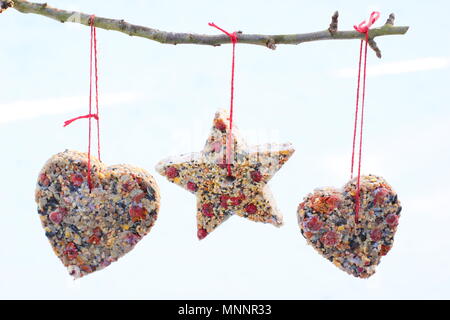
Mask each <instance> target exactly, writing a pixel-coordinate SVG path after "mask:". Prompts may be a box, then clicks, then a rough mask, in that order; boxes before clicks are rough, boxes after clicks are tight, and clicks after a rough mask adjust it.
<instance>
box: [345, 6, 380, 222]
mask: <svg viewBox="0 0 450 320" xmlns="http://www.w3.org/2000/svg"><path fill="white" fill-rule="evenodd" d="M379 17H380V13H379V12H376V11H374V12H372V14H371V15H370V18H369V21H368V22H366V21H363V22H361V23H360V24H359V25H357V26H356V25H355V26H354V28H355V30H356V31H358V32H360V33H364V34H365V38H364V39H361V43H360V46H359V62H358V85H357V88H356V107H355V121H354V129H353V147H352V162H351V173H350V179H353V172H354V162H355V149H356V137H357V131H358V113H359V101H360V91H361V66H362V67H363V68H362V69H363V79H362V97H361V115H360V125H359V127H360V128H359V154H358V176H357V180H356V194H355V223H357V222H358V215H359V210H360V206H361V204H360V187H361V186H360V182H361V160H362V146H363V127H364V104H365V98H366V78H367V76H366V73H367V72H366V71H367V45H368V42H369V29H370V27H371V26H372V25H373V24H374V23H375V22H376V21H377V20H378V18H379ZM363 52H364V53H363ZM363 58H364V59H363ZM363 60H364V62H362V61H363Z"/></svg>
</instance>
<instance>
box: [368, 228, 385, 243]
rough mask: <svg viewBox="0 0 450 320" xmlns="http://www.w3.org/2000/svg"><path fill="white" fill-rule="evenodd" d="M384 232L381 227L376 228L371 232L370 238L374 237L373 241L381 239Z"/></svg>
mask: <svg viewBox="0 0 450 320" xmlns="http://www.w3.org/2000/svg"><path fill="white" fill-rule="evenodd" d="M382 235H383V233H382V232H381V230H379V229H374V230H372V231H371V232H370V239H372V241H375V242H377V241H380V240H381V237H382Z"/></svg>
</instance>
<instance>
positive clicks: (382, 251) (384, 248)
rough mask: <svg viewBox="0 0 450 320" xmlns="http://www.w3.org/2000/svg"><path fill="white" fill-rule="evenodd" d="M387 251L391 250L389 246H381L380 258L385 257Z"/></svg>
mask: <svg viewBox="0 0 450 320" xmlns="http://www.w3.org/2000/svg"><path fill="white" fill-rule="evenodd" d="M389 250H391V246H386V245H384V244H382V245H381V249H380V256H385V255H387V254H388V252H389Z"/></svg>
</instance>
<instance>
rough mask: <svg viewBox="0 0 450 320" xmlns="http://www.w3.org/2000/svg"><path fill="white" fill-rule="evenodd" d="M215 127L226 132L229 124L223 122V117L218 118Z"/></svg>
mask: <svg viewBox="0 0 450 320" xmlns="http://www.w3.org/2000/svg"><path fill="white" fill-rule="evenodd" d="M214 127H215V128H216V129H218V130H220V131H222V132H224V131H225V130H227V126H226V124H225V123H224V122H223V120H222V119H216V120H215V121H214Z"/></svg>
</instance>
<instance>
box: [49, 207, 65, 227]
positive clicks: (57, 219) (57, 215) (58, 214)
mask: <svg viewBox="0 0 450 320" xmlns="http://www.w3.org/2000/svg"><path fill="white" fill-rule="evenodd" d="M48 218H49V219H50V221H51V222H53V223H56V224H60V223H61V221H62V220H63V218H64V214H63V212H62V211H61V210H59V209H58V210H56V211H53V212H51V213H50V214H49V215H48Z"/></svg>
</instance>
